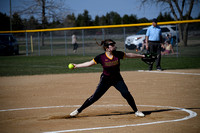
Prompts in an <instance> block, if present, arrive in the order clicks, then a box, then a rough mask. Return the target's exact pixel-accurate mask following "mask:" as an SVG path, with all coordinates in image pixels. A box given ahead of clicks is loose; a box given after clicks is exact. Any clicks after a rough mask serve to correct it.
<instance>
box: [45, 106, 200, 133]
mask: <svg viewBox="0 0 200 133" xmlns="http://www.w3.org/2000/svg"><path fill="white" fill-rule="evenodd" d="M138 106H144V107H157V108H170V109H176V110H180V111H184V112H187V113H189V116H186V117H184V118H181V119H175V120H166V121H156V122H148V123H140V124H129V125H119V126H107V127H94V128H82V129H70V130H61V131H50V132H43V133H66V132H77V131H91V130H102V129H113V128H122V127H134V126H144V125H152V124H160V123H167V122H177V121H183V120H188V119H191V118H193V117H196V116H197V113H196V112H194V111H191V110H188V109H184V108H178V107H171V106H155V105H138Z"/></svg>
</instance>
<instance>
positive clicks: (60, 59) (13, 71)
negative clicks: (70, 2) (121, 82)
mask: <svg viewBox="0 0 200 133" xmlns="http://www.w3.org/2000/svg"><path fill="white" fill-rule="evenodd" d="M93 58H94V56H28V57H27V56H7V57H0V76H17V75H38V74H59V73H88V72H101V71H102V68H101V65H95V66H93V67H89V68H81V69H76V70H73V71H72V70H69V69H67V67H66V66H67V65H68V64H69V63H71V62H72V63H81V62H85V61H89V60H92V59H93ZM161 63H162V67H163V69H192V68H200V57H178V58H177V57H168V56H165V57H162V62H161ZM147 69H148V66H147V65H146V64H145V63H144V62H142V61H141V60H140V59H124V60H122V61H121V71H134V70H147Z"/></svg>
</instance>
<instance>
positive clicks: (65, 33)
mask: <svg viewBox="0 0 200 133" xmlns="http://www.w3.org/2000/svg"><path fill="white" fill-rule="evenodd" d="M64 36H65V56H67V32H66V30H65V31H64Z"/></svg>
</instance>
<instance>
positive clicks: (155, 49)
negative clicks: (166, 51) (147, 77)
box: [148, 42, 161, 70]
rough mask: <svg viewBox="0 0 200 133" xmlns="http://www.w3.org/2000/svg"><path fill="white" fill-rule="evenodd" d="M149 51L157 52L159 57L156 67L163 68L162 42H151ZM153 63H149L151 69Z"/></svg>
mask: <svg viewBox="0 0 200 133" xmlns="http://www.w3.org/2000/svg"><path fill="white" fill-rule="evenodd" d="M148 52H149V53H156V54H157V59H156V61H155V62H156V68H157V69H161V66H160V62H161V44H160V43H155V42H149V48H148ZM152 68H153V64H152V65H149V70H152Z"/></svg>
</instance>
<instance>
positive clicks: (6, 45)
mask: <svg viewBox="0 0 200 133" xmlns="http://www.w3.org/2000/svg"><path fill="white" fill-rule="evenodd" d="M13 54H15V55H18V54H19V45H18V43H17V40H16V39H15V37H14V36H13V35H12V34H0V55H13Z"/></svg>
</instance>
